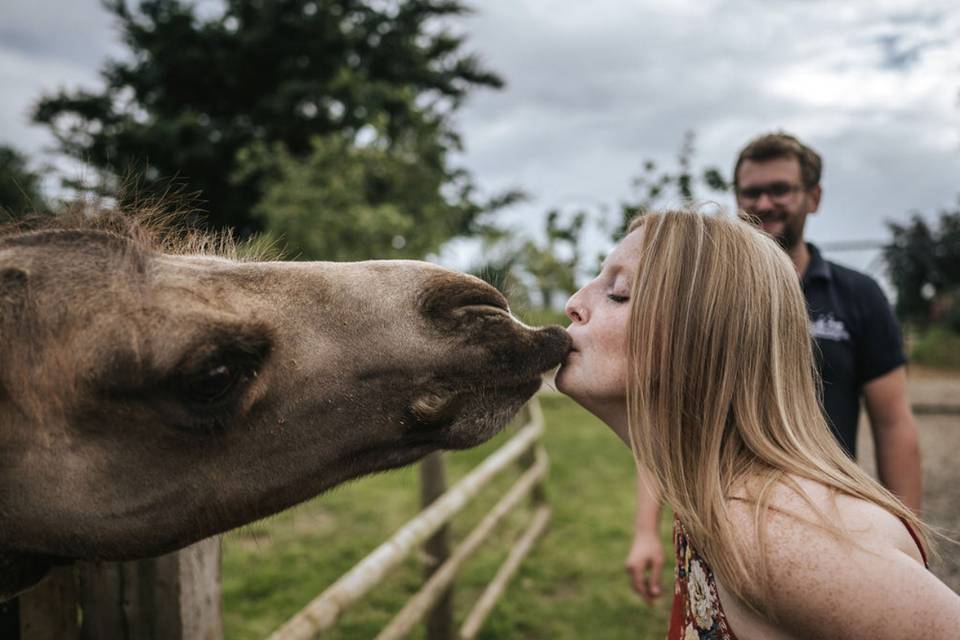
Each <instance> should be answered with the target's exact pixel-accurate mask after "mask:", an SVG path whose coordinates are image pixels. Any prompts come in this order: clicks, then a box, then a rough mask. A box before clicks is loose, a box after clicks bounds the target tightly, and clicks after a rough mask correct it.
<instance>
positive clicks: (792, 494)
mask: <svg viewBox="0 0 960 640" xmlns="http://www.w3.org/2000/svg"><path fill="white" fill-rule="evenodd" d="M755 489H756V488H755V487H751V488H750V490H745V491H740V492H738V493H737V499H734V500H731V501H730V502H729V503H728V504H729V506H730V510H731V516H732V519H733V523H734V526H735V528H736V529H738V531H740V532H741V533H742V534H744V535H745V536H748V537H749V538H750V539H754V540H755V539H756V531H755V530H754V529H755V526H756V522H757V521H756V517H755V516H756V512H755V508H754V506H755V503H754V501H753V500H752V499H750V498H749V497H748V495H749V494H751V493H754V491H755ZM769 497H770V499H769V506H770V509H769V511H768V512H767V513H766V514H765V516H764V518H763V524H764V525H765V527H766V528H767V535H769V536H776V537H777V538H778V539H780V541H781V542H782V543H788V542H790V541H791V540H795V541H797V542H800V543H804V544H805V541H806V540H808V538H807V536H808V535H809V533H810V532H809V531H808V530H809V529H811V528H812V529H817V530H820V531H822V532H823V533H830V527H831V526H832V527H836V528H837V529H840V530H842V531H846V532H847V533H848V534H849V536H850V537H851V538H852V539H853V540H855V541H856V542H857V544H858V545H860V546H862V547H864V548H866V549H870V550H873V551H875V552H883V551H884V550H886V551H888V552H893V551H899V552H901V553H904V554H906V555H907V556H909V557H911V558H913V559H914V560H915V561H916V562H917V563H919V564H921V565H922V564H923V556H922V555H921V553H920V549H919V548H918V546H917V543H916V541H915V540H914V538H913V536H912V535H911V533H910V530H909V529H907V526H906V525H905V523H904V522H903V521H901V520H900V519H899V518H898V517H897V516H895V515H893V514H892V513H890V512H889V511H887V510H886V509H884V508H883V507H881V506H879V505H877V504H875V503H873V502H870V501H868V500H863V499H861V498H857V497H854V496H850V495H847V494H843V493H840V492H838V491H836V490H835V489H832V488H830V487H827V486H826V485H824V484H822V483H819V482H816V481H814V480H810V479H809V478H803V477H800V476H796V475H791V476H789V477H788V478H787V479H785V480H781V481H779V482H777V483H775V484H774V486H773V487H772V489H771V491H770V494H769ZM794 531H796V532H799V533H800V535H799V536H796V535H791V534H792V533H793V532H794ZM829 537H834V538H835V537H836V536H829Z"/></svg>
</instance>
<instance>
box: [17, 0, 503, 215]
mask: <svg viewBox="0 0 960 640" xmlns="http://www.w3.org/2000/svg"><path fill="white" fill-rule="evenodd" d="M104 5H105V6H106V8H107V9H108V10H109V11H110V12H111V13H112V14H113V15H114V17H115V18H116V21H117V24H118V26H119V30H120V32H121V35H122V38H123V42H124V43H125V44H126V46H127V48H128V51H129V55H128V56H125V57H124V58H123V59H122V60H114V61H111V62H109V63H108V64H106V66H105V67H104V68H103V70H102V71H101V76H102V79H103V81H104V84H105V88H104V89H103V90H99V91H92V90H78V91H71V92H66V91H61V92H59V93H56V94H54V95H49V96H46V97H43V98H42V99H41V100H40V101H39V102H38V103H37V104H36V106H35V109H34V113H33V117H34V120H35V121H36V122H39V123H43V124H46V125H48V126H49V127H50V129H51V130H52V132H53V133H54V135H55V136H56V138H57V140H58V141H59V145H60V148H61V150H62V151H63V152H64V153H66V154H68V155H70V156H73V157H76V158H80V159H83V160H84V161H86V162H89V163H90V164H92V165H93V166H94V167H97V168H98V169H102V170H104V171H107V172H108V173H109V174H110V175H112V176H114V177H118V178H117V180H118V181H119V180H122V179H123V177H125V176H129V175H131V174H132V175H137V176H138V185H137V190H138V194H137V195H142V194H143V192H145V191H146V192H150V191H159V192H163V191H166V190H168V189H169V188H170V181H171V180H174V181H175V182H180V183H185V184H186V190H187V191H194V190H196V191H198V192H199V194H200V197H201V198H202V199H203V200H204V201H205V202H206V203H207V207H208V209H209V212H210V214H209V223H210V224H211V225H212V226H214V227H227V226H233V227H238V228H239V229H240V230H241V233H244V232H251V231H258V230H260V228H261V225H262V223H263V222H264V218H263V217H262V216H260V217H257V216H254V215H253V208H254V206H255V205H256V203H258V202H259V201H260V200H261V196H262V195H264V192H265V191H266V190H267V186H266V184H265V182H264V177H265V176H264V174H263V173H262V172H258V171H253V170H251V168H250V165H249V163H248V164H247V165H246V166H245V167H244V170H243V171H240V170H239V166H238V162H239V159H240V158H241V156H242V155H243V150H244V149H248V148H255V149H262V148H267V149H270V150H271V151H273V150H275V149H282V150H283V153H284V154H286V156H285V157H284V160H285V161H290V160H292V159H299V160H304V161H306V162H308V164H309V162H310V161H309V160H305V159H307V158H308V157H310V156H311V155H312V154H314V153H316V148H315V146H314V145H315V142H314V140H315V138H316V137H317V136H321V137H324V136H331V135H340V136H342V137H343V138H345V139H352V138H353V137H354V136H356V135H357V133H358V132H359V131H361V130H362V129H363V128H364V127H365V126H368V125H369V124H370V123H376V127H377V129H378V131H379V135H380V141H381V142H382V143H383V144H384V145H385V147H386V148H387V149H388V150H390V149H391V148H392V147H394V146H395V145H399V146H400V147H402V148H403V149H404V150H405V152H407V153H409V152H411V148H410V147H409V145H407V143H406V142H405V140H406V139H407V138H408V137H409V136H410V135H414V136H423V135H426V134H429V135H431V136H433V138H432V140H431V144H425V145H420V146H417V147H415V148H414V150H413V152H414V153H415V152H416V151H417V150H420V149H423V148H429V149H430V153H433V154H439V155H440V156H443V157H445V155H446V154H447V153H448V152H450V151H453V150H456V149H458V148H459V145H460V140H459V137H458V135H457V133H456V131H454V130H453V128H452V126H451V124H450V117H451V115H452V114H453V113H454V112H455V111H456V109H457V108H458V107H459V105H460V104H461V102H462V100H463V99H464V97H466V96H467V94H468V93H469V92H470V91H471V90H473V89H474V88H477V87H494V88H496V87H500V86H501V85H502V82H501V80H500V78H499V77H498V76H496V75H495V74H493V73H492V72H490V71H487V70H486V69H484V68H483V66H482V65H481V64H480V62H479V61H478V60H477V58H475V57H474V56H471V55H468V54H465V53H463V52H462V46H463V42H464V38H463V37H462V36H459V35H454V34H452V33H451V32H450V31H449V30H448V29H446V28H443V25H442V23H440V22H438V19H444V18H448V17H451V16H459V15H462V14H464V13H465V12H466V11H467V9H466V7H465V6H464V5H463V4H462V3H461V2H459V1H458V0H395V1H386V2H383V1H377V0H270V1H265V0H225V1H224V2H223V9H222V12H220V13H219V14H217V15H215V16H213V17H200V16H199V15H198V13H197V11H196V7H195V6H194V4H193V3H189V2H185V1H183V0H140V1H139V2H137V3H136V4H135V6H132V5H131V3H128V2H127V1H126V0H104ZM411 132H413V134H411ZM255 152H256V151H255ZM361 155H362V154H361ZM428 160H429V159H428ZM432 160H434V161H433V162H432V164H431V162H429V161H428V162H427V164H428V166H430V167H431V168H433V169H434V170H437V166H438V163H437V162H436V161H435V160H436V158H435V157H434V158H432ZM281 164H282V163H281ZM287 164H289V162H288V163H287ZM439 164H442V163H439ZM331 170H332V171H335V170H337V167H331ZM280 173H283V171H281V172H280ZM238 175H242V179H239V180H238V179H237V176H238ZM451 175H453V172H449V171H447V172H443V173H442V175H441V176H440V179H439V180H435V181H434V184H436V185H439V187H438V188H443V189H446V188H447V187H448V186H449V183H450V176H451ZM330 179H331V180H332V178H330ZM461 179H462V180H466V178H462V177H461ZM418 184H420V185H421V186H422V184H423V183H418ZM82 186H86V187H89V185H82ZM116 187H117V185H115V184H114V185H110V184H108V185H107V186H106V190H107V191H112V190H113V189H115V188H116ZM371 206H379V205H378V204H377V203H374V204H372V205H371Z"/></svg>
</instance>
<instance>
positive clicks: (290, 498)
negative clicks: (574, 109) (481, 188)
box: [0, 212, 570, 599]
mask: <svg viewBox="0 0 960 640" xmlns="http://www.w3.org/2000/svg"><path fill="white" fill-rule="evenodd" d="M153 218H154V217H153V216H150V215H141V216H128V215H121V214H118V213H110V212H106V213H101V214H98V215H94V216H90V215H76V216H73V219H72V220H70V221H64V220H60V221H59V222H58V227H57V228H52V227H51V228H46V229H40V230H32V231H28V232H24V231H20V230H10V229H7V230H5V231H3V232H0V597H2V598H4V599H8V598H10V597H13V596H14V595H16V594H17V593H19V592H21V591H23V590H25V589H27V588H29V587H31V586H32V585H34V584H36V583H37V582H38V581H39V580H40V579H42V577H43V576H44V575H45V573H46V572H47V571H48V570H49V568H51V567H52V566H55V565H57V564H61V563H66V562H71V561H73V560H75V559H84V560H110V561H115V560H131V559H139V558H145V557H151V556H155V555H159V554H163V553H167V552H170V551H173V550H176V549H179V548H182V547H184V546H186V545H189V544H192V543H193V542H196V541H198V540H201V539H203V538H206V537H209V536H212V535H215V534H218V533H221V532H224V531H227V530H229V529H232V528H235V527H238V526H240V525H243V524H245V523H249V522H252V521H254V520H258V519H261V518H263V517H266V516H268V515H270V514H273V513H276V512H278V511H280V510H283V509H285V508H287V507H290V506H291V505H294V504H296V503H299V502H301V501H304V500H306V499H309V498H312V497H314V496H316V495H317V494H319V493H321V492H323V491H324V490H326V489H329V488H330V487H333V486H334V485H337V484H339V483H342V482H344V481H347V480H349V479H352V478H357V477H359V476H361V475H364V474H369V473H373V472H376V471H381V470H385V469H390V468H394V467H398V466H401V465H406V464H409V463H411V462H414V461H416V460H417V459H419V458H421V457H423V456H424V455H426V454H428V453H430V452H432V451H435V450H441V449H460V448H465V447H472V446H475V445H477V444H480V443H482V442H484V441H485V440H487V439H488V438H490V437H492V436H493V435H494V434H496V433H497V432H498V431H499V430H500V429H502V428H503V427H504V425H506V424H507V423H508V421H509V420H510V419H511V417H512V416H513V415H514V414H515V413H516V412H517V411H518V410H519V409H520V407H521V406H522V405H523V404H524V402H526V401H527V400H528V399H529V398H530V396H531V395H532V394H533V393H534V392H536V390H537V389H538V388H539V386H540V384H541V374H543V373H544V372H545V371H547V370H549V369H551V368H553V367H555V366H556V365H558V364H559V363H560V361H561V360H562V358H563V357H564V356H565V354H566V353H567V351H568V350H569V347H570V340H569V337H568V336H567V334H566V332H565V331H564V330H563V329H561V328H560V327H547V328H539V329H534V328H530V327H527V326H525V325H524V324H522V323H521V322H519V321H518V320H516V319H515V318H514V317H513V316H512V314H511V313H510V310H509V307H508V305H507V302H506V300H505V299H504V297H503V296H502V295H501V294H500V293H499V292H498V291H497V290H496V289H495V288H493V287H492V286H490V285H488V284H486V283H484V282H482V281H481V280H479V279H477V278H474V277H472V276H468V275H464V274H461V273H457V272H454V271H451V270H448V269H444V268H441V267H439V266H436V265H432V264H429V263H426V262H417V261H369V262H359V263H329V262H282V261H268V260H254V261H249V260H242V259H239V258H238V257H237V256H231V255H230V247H227V248H226V249H227V250H218V251H211V250H210V248H211V246H214V247H215V245H222V244H223V243H222V242H220V243H218V242H211V241H210V240H209V239H204V238H201V237H198V236H196V235H191V234H188V233H181V232H179V231H171V228H170V227H169V225H165V224H160V225H158V224H156V222H155V220H153ZM215 248H216V247H215ZM220 249H224V247H222V246H221V247H220Z"/></svg>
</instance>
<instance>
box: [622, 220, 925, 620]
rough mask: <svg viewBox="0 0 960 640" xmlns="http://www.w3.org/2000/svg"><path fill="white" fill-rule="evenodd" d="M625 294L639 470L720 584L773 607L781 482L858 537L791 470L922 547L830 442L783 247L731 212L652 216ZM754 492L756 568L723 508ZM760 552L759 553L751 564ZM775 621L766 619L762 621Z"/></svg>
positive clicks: (886, 495) (887, 498)
mask: <svg viewBox="0 0 960 640" xmlns="http://www.w3.org/2000/svg"><path fill="white" fill-rule="evenodd" d="M640 228H642V229H643V234H644V235H643V238H642V242H641V250H640V256H639V258H640V259H639V266H638V268H637V273H636V279H635V281H634V284H633V291H632V294H631V300H632V302H631V322H630V327H629V363H630V365H629V368H628V372H629V373H628V376H629V378H628V386H627V407H628V417H629V425H630V436H631V441H632V444H633V449H634V453H635V455H636V457H637V460H638V462H639V463H640V464H641V465H642V466H643V467H644V468H646V469H647V470H649V472H650V474H651V475H652V477H653V479H654V483H655V487H654V489H655V490H656V491H657V492H658V493H659V494H660V497H661V498H662V499H663V500H664V501H666V502H667V503H668V504H669V505H670V506H671V507H672V508H673V510H674V513H675V515H676V517H677V518H678V519H679V520H680V521H681V522H682V523H683V526H684V529H685V530H686V532H687V534H688V535H689V537H690V539H691V541H692V543H693V545H694V547H695V548H696V549H697V550H698V552H699V553H701V554H702V555H703V556H704V558H706V559H707V561H708V562H709V563H710V565H711V567H712V568H713V570H714V571H715V572H716V574H717V576H718V577H719V578H720V580H721V582H722V583H723V585H724V586H725V587H727V588H728V589H730V590H731V591H732V592H733V593H735V594H736V595H737V596H738V597H739V598H740V599H741V600H743V601H744V602H746V603H747V604H748V605H749V606H751V607H753V608H755V609H757V610H759V611H766V608H765V607H764V606H763V603H762V602H761V601H759V599H758V598H757V597H756V595H755V594H758V593H764V592H766V588H764V587H765V584H766V582H767V579H768V578H767V575H768V574H767V567H766V565H765V563H764V562H763V558H764V557H765V553H764V545H765V537H764V531H763V527H762V526H759V525H760V523H762V522H763V521H764V520H763V517H764V514H765V512H766V510H767V509H768V508H769V503H770V491H771V489H772V488H773V487H774V486H776V485H777V483H781V482H782V483H785V484H786V485H787V486H789V487H792V488H793V489H794V490H795V491H796V492H797V493H798V495H800V496H801V497H803V498H804V499H805V500H806V501H807V502H808V504H809V505H810V506H811V507H812V508H813V510H814V511H815V512H817V513H819V514H820V515H821V518H819V519H820V522H818V523H815V524H816V525H817V526H821V527H824V528H826V529H828V530H830V531H831V532H833V533H834V534H836V535H839V536H841V537H843V538H846V539H851V540H852V538H851V537H850V535H849V534H847V533H846V532H844V531H842V530H841V529H839V528H838V526H837V525H836V524H834V523H831V522H830V521H829V520H827V518H826V516H825V515H824V514H823V512H822V511H820V510H819V509H817V507H816V505H814V504H813V502H812V501H811V500H810V499H809V498H806V494H804V493H803V491H802V490H801V489H800V487H799V485H797V483H796V482H795V481H793V480H792V478H791V477H790V476H789V475H788V474H794V475H796V476H800V477H804V478H809V479H811V480H815V481H817V482H820V483H822V484H824V485H826V486H828V487H829V488H832V489H833V490H836V491H837V492H840V493H843V494H848V495H851V496H855V497H857V498H861V499H863V500H868V501H870V502H872V503H875V504H877V505H879V506H881V507H883V508H884V509H886V510H887V511H889V512H890V513H892V514H893V515H895V516H898V517H899V518H901V519H903V520H904V521H905V522H906V523H908V524H909V525H910V526H911V527H912V528H913V530H914V531H915V532H916V533H917V534H918V535H919V536H920V539H921V540H922V541H923V546H924V547H925V548H926V547H927V546H928V543H927V529H926V527H925V526H924V525H923V523H922V522H921V521H920V520H919V519H918V518H917V517H916V516H915V515H914V513H913V512H912V511H910V509H909V508H907V507H906V506H905V505H903V503H901V502H900V501H899V500H898V499H897V498H896V497H895V496H893V495H892V494H891V493H890V492H888V491H887V490H885V489H884V488H883V487H881V486H880V485H879V484H878V483H877V482H876V481H874V480H873V479H872V478H870V477H869V476H868V475H867V474H866V473H865V472H864V471H862V470H861V469H860V468H859V467H858V466H857V465H856V464H855V463H854V462H853V461H852V460H851V459H850V458H848V457H847V455H846V454H845V453H844V452H843V450H842V449H841V448H840V446H839V444H838V443H837V442H836V440H835V438H834V437H833V435H832V434H831V432H830V430H829V427H828V426H827V423H826V420H825V418H824V416H823V411H822V408H821V406H820V402H819V393H818V391H819V389H818V385H819V376H818V374H817V372H816V369H815V365H814V352H813V349H814V345H813V341H812V340H811V337H810V330H809V325H808V317H807V310H806V305H805V302H804V298H803V293H802V291H801V289H800V282H799V278H798V277H797V273H796V270H795V269H794V266H793V264H792V263H791V261H790V259H789V258H788V256H787V255H786V254H785V252H784V251H783V250H782V249H781V248H780V247H779V246H778V245H777V243H776V242H775V241H774V240H773V239H771V238H770V237H768V236H767V235H765V234H763V233H762V232H760V231H759V230H757V229H756V228H754V227H752V226H751V225H749V224H748V223H747V222H745V221H743V220H740V219H738V218H736V217H732V216H707V215H703V214H700V213H693V212H680V211H668V212H657V213H649V214H646V215H644V216H642V217H640V218H638V219H636V220H634V221H633V223H632V224H631V226H630V231H631V232H632V231H634V230H636V229H640ZM749 487H754V488H757V487H759V489H757V490H754V491H752V492H750V495H749V496H748V500H749V501H750V502H753V503H754V506H755V507H756V511H755V522H756V523H757V524H758V530H757V533H758V537H759V544H760V549H759V554H758V555H759V559H756V558H752V557H747V556H746V554H745V553H744V551H745V550H744V548H743V546H742V544H739V543H738V538H737V534H736V532H735V531H734V529H733V524H732V522H731V517H730V516H731V513H730V510H729V503H728V501H729V500H730V499H731V498H733V497H734V494H735V493H736V492H738V491H742V490H743V489H745V488H749ZM752 555H753V554H751V556H752ZM767 612H768V613H769V611H767Z"/></svg>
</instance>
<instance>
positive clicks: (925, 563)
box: [900, 518, 930, 569]
mask: <svg viewBox="0 0 960 640" xmlns="http://www.w3.org/2000/svg"><path fill="white" fill-rule="evenodd" d="M900 522H902V523H903V526H905V527H906V528H907V531H909V532H910V537H911V538H913V541H914V542H915V543H916V544H917V549H920V557H921V558H923V566H924V567H926V568H927V569H929V568H930V562H929V561H928V560H927V552H926V551H925V550H924V548H923V544H921V542H920V536H918V535H917V532H916V531H914V530H913V527H911V526H910V523H908V522H907V521H906V520H904V519H903V518H900Z"/></svg>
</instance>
